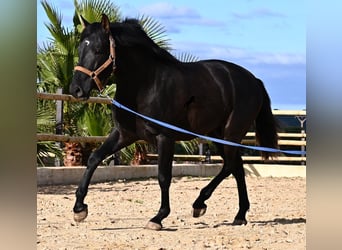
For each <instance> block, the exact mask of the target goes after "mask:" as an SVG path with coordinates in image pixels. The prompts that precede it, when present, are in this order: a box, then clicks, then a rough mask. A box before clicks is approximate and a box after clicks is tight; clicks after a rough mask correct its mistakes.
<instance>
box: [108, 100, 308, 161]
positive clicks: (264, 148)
mask: <svg viewBox="0 0 342 250" xmlns="http://www.w3.org/2000/svg"><path fill="white" fill-rule="evenodd" d="M112 103H113V104H114V105H115V106H116V107H118V108H120V109H123V110H126V111H128V112H130V113H132V114H134V115H136V116H139V117H141V118H143V119H145V120H148V121H150V122H153V123H155V124H158V125H159V126H162V127H165V128H169V129H172V130H174V131H177V132H180V133H183V134H188V135H193V136H195V137H199V138H202V139H204V140H208V141H213V142H217V143H220V144H224V145H229V146H234V147H242V148H248V149H253V150H258V151H265V152H271V153H286V154H293V155H306V151H301V150H280V149H276V148H267V147H258V146H247V145H243V144H239V143H235V142H231V141H226V140H222V139H218V138H213V137H209V136H205V135H200V134H196V133H194V132H191V131H188V130H185V129H182V128H179V127H176V126H174V125H171V124H168V123H166V122H162V121H159V120H156V119H153V118H151V117H148V116H146V115H142V114H140V113H138V112H135V111H134V110H132V109H130V108H128V107H126V106H124V105H122V104H120V103H119V102H117V101H116V100H114V99H113V100H112Z"/></svg>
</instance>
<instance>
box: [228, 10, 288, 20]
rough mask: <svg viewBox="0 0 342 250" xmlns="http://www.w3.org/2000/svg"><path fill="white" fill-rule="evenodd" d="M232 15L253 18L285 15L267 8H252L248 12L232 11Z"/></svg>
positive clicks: (240, 17) (238, 17) (239, 17)
mask: <svg viewBox="0 0 342 250" xmlns="http://www.w3.org/2000/svg"><path fill="white" fill-rule="evenodd" d="M233 16H234V17H235V18H237V19H254V18H264V17H280V18H282V17H285V16H286V15H284V14H283V13H280V12H276V11H273V10H270V9H267V8H258V9H253V10H251V11H249V12H245V13H242V12H234V13H233Z"/></svg>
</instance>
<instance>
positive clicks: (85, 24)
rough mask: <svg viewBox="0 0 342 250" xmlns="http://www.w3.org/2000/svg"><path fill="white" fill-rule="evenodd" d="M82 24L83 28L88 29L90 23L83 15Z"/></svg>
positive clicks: (81, 17)
mask: <svg viewBox="0 0 342 250" xmlns="http://www.w3.org/2000/svg"><path fill="white" fill-rule="evenodd" d="M80 22H81V24H82V27H83V28H86V27H87V26H88V25H89V23H88V21H87V20H85V19H84V17H83V16H82V15H80Z"/></svg>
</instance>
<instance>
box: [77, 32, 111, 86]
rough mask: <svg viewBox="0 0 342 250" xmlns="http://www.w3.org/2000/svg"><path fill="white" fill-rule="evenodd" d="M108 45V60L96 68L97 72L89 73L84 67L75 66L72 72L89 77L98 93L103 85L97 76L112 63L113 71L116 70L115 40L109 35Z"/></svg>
mask: <svg viewBox="0 0 342 250" xmlns="http://www.w3.org/2000/svg"><path fill="white" fill-rule="evenodd" d="M109 43H110V46H109V47H110V54H109V58H108V59H107V61H105V62H104V63H103V64H102V65H101V66H100V67H98V68H97V70H94V71H91V70H89V69H87V68H85V67H82V66H75V68H74V70H78V71H81V72H83V73H84V74H86V75H88V76H90V77H91V78H92V79H93V80H94V81H95V83H96V85H97V87H98V89H99V90H100V92H102V90H103V85H102V83H101V81H100V78H98V75H99V74H100V73H101V72H102V71H103V70H105V69H106V68H107V67H108V66H109V65H110V64H111V63H113V71H114V70H115V68H116V65H115V40H114V38H113V37H112V35H111V34H109Z"/></svg>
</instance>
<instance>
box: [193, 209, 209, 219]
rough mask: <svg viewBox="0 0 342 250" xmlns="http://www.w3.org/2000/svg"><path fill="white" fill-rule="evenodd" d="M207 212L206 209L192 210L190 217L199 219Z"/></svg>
mask: <svg viewBox="0 0 342 250" xmlns="http://www.w3.org/2000/svg"><path fill="white" fill-rule="evenodd" d="M206 211H207V208H206V207H204V208H194V209H193V211H192V216H193V217H195V218H197V217H201V216H202V215H204V214H205V212H206Z"/></svg>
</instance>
